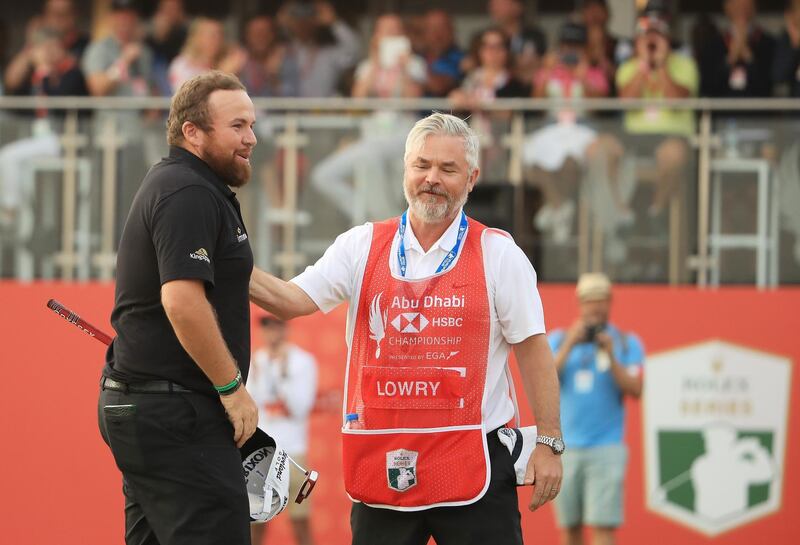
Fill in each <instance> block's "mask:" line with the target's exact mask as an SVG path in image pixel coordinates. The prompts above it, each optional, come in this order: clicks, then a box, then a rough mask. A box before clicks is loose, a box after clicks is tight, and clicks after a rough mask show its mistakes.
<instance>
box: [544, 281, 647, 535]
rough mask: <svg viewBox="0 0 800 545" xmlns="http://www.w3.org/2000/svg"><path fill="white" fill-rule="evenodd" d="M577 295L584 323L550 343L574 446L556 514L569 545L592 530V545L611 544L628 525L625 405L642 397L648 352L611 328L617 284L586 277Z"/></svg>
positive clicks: (564, 425) (566, 436)
mask: <svg viewBox="0 0 800 545" xmlns="http://www.w3.org/2000/svg"><path fill="white" fill-rule="evenodd" d="M576 294H577V297H578V305H579V308H580V318H578V320H576V321H575V323H574V324H573V325H572V326H571V327H570V328H569V329H568V330H566V331H564V330H556V331H554V332H552V333H551V334H550V335H549V337H548V340H549V342H550V348H551V349H552V350H553V353H554V354H555V363H556V367H557V369H558V372H559V379H560V383H561V422H562V428H563V434H564V440H565V441H567V442H569V444H570V446H571V448H570V450H569V451H567V452H565V453H564V456H565V459H564V480H563V485H562V488H561V493H560V494H559V496H558V498H557V499H556V514H557V518H558V525H559V526H560V527H561V529H562V532H563V536H562V541H561V542H562V543H564V544H567V545H577V544H580V543H582V537H581V536H582V533H583V526H589V527H591V528H592V534H593V535H592V543H594V544H596V545H600V544H611V543H614V532H615V530H616V528H617V527H619V525H620V524H621V523H622V519H623V517H622V490H623V483H624V475H625V466H626V462H627V456H628V455H627V448H626V446H625V444H624V443H623V438H622V436H623V428H624V420H625V409H624V404H623V398H624V396H625V395H630V396H632V397H634V398H638V397H639V396H640V395H641V393H642V373H641V369H642V363H643V361H644V348H643V347H642V343H641V341H640V340H639V339H638V337H636V336H635V335H633V334H631V333H625V332H622V331H621V330H619V329H618V328H617V327H615V326H613V325H611V324H610V323H609V322H608V317H609V311H610V308H611V282H610V281H609V280H608V278H607V277H606V276H605V275H604V274H601V273H587V274H583V275H581V277H580V279H579V280H578V287H577V289H576Z"/></svg>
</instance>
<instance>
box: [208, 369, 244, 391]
mask: <svg viewBox="0 0 800 545" xmlns="http://www.w3.org/2000/svg"><path fill="white" fill-rule="evenodd" d="M241 385H242V372H241V371H237V372H236V377H235V378H234V379H233V380H232V381H230V382H229V383H228V384H225V385H224V386H214V389H215V390H216V391H217V393H218V394H219V395H227V394H232V393H233V392H235V391H236V390H238V389H239V386H241Z"/></svg>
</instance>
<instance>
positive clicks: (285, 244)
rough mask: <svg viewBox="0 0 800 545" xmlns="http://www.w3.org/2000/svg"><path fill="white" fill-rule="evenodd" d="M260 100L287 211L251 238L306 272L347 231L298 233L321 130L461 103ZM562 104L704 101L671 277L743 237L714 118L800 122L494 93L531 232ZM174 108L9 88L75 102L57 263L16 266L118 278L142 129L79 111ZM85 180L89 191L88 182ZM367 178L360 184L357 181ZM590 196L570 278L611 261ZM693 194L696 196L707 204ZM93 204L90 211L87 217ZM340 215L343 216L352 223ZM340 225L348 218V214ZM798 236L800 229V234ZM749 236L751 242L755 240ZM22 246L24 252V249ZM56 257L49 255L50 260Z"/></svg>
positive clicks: (279, 261)
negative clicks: (731, 218) (727, 213)
mask: <svg viewBox="0 0 800 545" xmlns="http://www.w3.org/2000/svg"><path fill="white" fill-rule="evenodd" d="M253 102H254V104H255V106H256V109H257V110H258V111H259V112H260V116H259V117H260V119H259V121H258V124H259V125H264V124H266V125H268V126H269V130H270V131H272V132H271V133H270V134H267V135H263V134H262V136H261V141H262V145H263V142H264V140H267V141H268V142H269V143H270V145H272V146H274V147H275V148H276V150H277V151H278V154H277V155H276V157H277V156H280V158H281V162H282V167H281V168H280V169H279V174H280V177H281V178H280V181H279V183H278V184H277V185H278V186H279V187H280V189H281V192H282V194H283V200H282V203H281V205H280V212H281V213H280V214H277V216H279V219H277V220H269V221H266V220H264V217H263V216H264V212H263V208H261V207H259V209H260V210H261V212H260V213H259V214H257V217H256V222H257V223H256V224H257V225H258V226H259V227H261V229H259V232H258V233H256V236H253V237H251V240H252V241H253V243H254V246H255V247H256V249H257V250H258V251H257V256H258V257H259V261H260V262H261V264H262V265H264V264H265V263H269V264H272V265H273V268H274V269H275V270H277V271H279V272H280V274H282V275H283V276H291V275H293V274H295V273H296V272H297V271H298V269H299V268H300V267H301V266H302V265H303V264H304V263H307V262H308V261H309V260H310V259H312V258H313V257H314V256H315V255H318V254H319V251H320V249H321V248H323V247H324V246H325V245H326V244H327V243H328V242H330V241H331V240H332V239H333V237H334V236H335V235H336V234H337V232H328V233H326V236H327V239H326V238H325V237H319V236H317V237H316V239H315V238H314V237H313V236H309V235H305V236H301V234H300V233H299V232H298V221H300V223H304V220H302V218H303V217H304V216H303V215H302V214H301V215H298V211H299V208H300V204H299V203H300V196H301V195H300V194H301V192H302V191H303V189H302V185H301V183H302V178H303V177H304V175H307V174H308V172H307V171H308V169H309V168H310V167H311V166H313V165H301V163H300V161H299V160H298V158H299V156H300V155H301V154H303V153H304V149H305V148H307V147H308V146H309V145H310V144H313V141H314V140H315V139H316V137H317V136H319V135H320V134H323V133H324V132H325V131H331V130H333V131H335V130H339V131H348V132H349V133H352V132H353V131H357V130H358V127H359V125H360V121H361V120H362V119H364V118H366V117H367V115H368V114H370V113H372V112H375V111H387V110H393V111H406V112H412V113H416V112H421V111H430V110H440V111H449V110H451V106H450V104H449V103H448V102H447V101H446V100H440V99H419V100H405V99H397V100H378V99H349V98H333V99H288V98H286V99H283V98H282V99H254V101H253ZM559 107H570V108H575V109H580V110H585V111H590V112H622V111H628V110H641V109H648V108H659V109H664V108H669V109H676V110H691V111H694V112H696V114H697V118H698V121H699V122H698V123H697V127H698V129H697V132H696V134H694V135H693V136H692V137H691V138H690V139H689V143H690V144H691V146H692V148H693V149H694V152H695V154H696V157H697V161H696V165H697V170H696V172H697V174H696V178H694V181H695V182H696V184H694V183H693V184H691V185H690V192H689V193H686V194H683V195H679V194H675V195H674V196H673V199H672V204H671V206H670V213H669V227H668V230H667V233H666V234H667V235H668V236H667V238H668V245H667V248H668V251H667V254H668V260H667V261H668V266H667V269H668V273H667V274H666V279H667V280H668V281H669V282H670V283H672V284H678V283H685V282H687V281H690V280H692V276H693V275H694V277H695V279H696V282H697V284H698V285H699V286H707V285H711V284H715V283H717V282H719V278H720V277H719V270H720V259H721V258H720V249H721V248H723V249H724V248H726V247H733V246H731V245H732V244H734V242H731V241H734V239H731V238H728V239H725V238H724V235H723V234H722V233H721V232H720V228H721V227H720V223H719V216H714V215H713V214H714V210H717V211H719V207H720V206H721V205H720V201H718V200H715V199H719V194H718V193H714V192H713V191H712V189H713V188H715V187H716V188H718V189H719V188H721V185H720V182H719V181H718V180H719V177H720V176H721V175H722V172H723V170H724V169H723V168H721V167H720V166H719V165H720V163H719V162H715V158H716V157H718V156H719V148H720V147H721V145H722V138H721V135H720V134H718V133H715V130H714V124H713V121H714V119H715V117H716V116H727V117H734V118H736V117H740V116H741V117H742V118H743V119H752V115H753V113H754V112H755V113H758V114H762V115H763V116H764V119H763V122H764V124H768V125H771V126H781V127H782V128H789V127H791V125H792V124H793V123H794V121H793V117H797V118H798V125H800V100H794V99H770V100H750V99H744V100H732V99H686V100H659V101H651V100H633V99H587V100H584V101H581V102H575V101H568V102H558V101H555V102H554V101H551V100H545V99H503V100H496V101H494V102H492V103H490V104H487V105H486V106H485V108H483V110H484V111H486V112H510V113H511V115H510V119H509V120H508V121H507V122H505V123H504V124H503V126H504V133H503V134H497V135H495V137H496V138H495V139H494V140H495V142H499V143H500V144H499V145H497V147H498V149H501V150H503V153H504V154H505V155H504V159H503V160H504V161H505V165H504V173H503V176H502V181H503V182H505V183H506V184H507V185H508V187H509V189H510V191H511V193H512V194H513V198H512V200H511V202H512V204H511V206H510V209H509V210H507V212H508V214H510V216H511V218H512V221H511V222H510V225H511V229H512V231H513V232H514V234H515V235H517V236H519V237H520V238H524V236H523V235H522V233H524V232H525V231H526V228H527V225H528V222H529V221H530V217H528V215H527V212H526V208H525V197H526V187H525V169H524V167H523V161H522V156H523V153H522V150H523V145H524V141H525V136H526V126H527V125H530V124H532V123H533V124H536V123H537V121H536V120H535V119H534V120H533V121H531V119H532V118H534V117H535V115H536V114H537V113H539V114H541V113H544V112H550V111H553V110H554V109H557V108H559ZM168 108H169V100H168V99H165V98H111V97H108V98H92V97H74V98H70V97H52V98H39V97H0V115H8V114H12V113H13V112H15V111H19V110H28V111H31V110H41V109H47V110H50V111H54V110H65V111H66V115H65V116H64V122H63V123H61V124H60V125H61V126H62V129H61V130H60V134H59V137H60V142H61V149H62V152H61V157H62V161H61V163H60V167H59V168H60V170H61V173H62V187H61V191H60V192H59V194H60V205H61V212H60V216H61V224H60V226H59V229H58V231H59V233H58V234H59V236H60V249H59V250H58V251H57V252H55V253H54V254H53V255H51V256H49V259H50V261H49V265H48V266H44V265H42V266H41V267H40V269H41V270H40V271H39V272H37V271H36V270H35V269H34V268H33V267H32V266H30V263H29V262H30V259H28V265H25V262H26V259H20V260H17V261H15V263H16V264H15V265H14V266H11V267H9V266H6V267H5V271H6V274H8V272H7V271H8V270H9V269H13V270H14V272H13V273H12V274H13V275H14V276H17V277H19V278H22V279H29V278H31V277H34V276H47V275H49V274H54V273H52V272H51V273H48V272H47V271H48V270H51V271H52V270H53V269H55V268H57V269H58V270H59V274H58V276H59V277H61V278H62V279H64V280H73V279H76V278H77V279H79V280H85V279H88V278H94V277H96V278H100V279H103V280H108V279H111V278H113V272H114V261H115V254H114V251H115V246H116V239H117V236H118V232H119V226H120V224H121V221H122V218H121V217H120V213H119V212H121V208H122V209H125V210H126V209H127V207H126V206H120V202H121V201H120V199H121V196H120V195H119V194H118V190H119V180H118V177H119V175H118V172H119V164H118V160H119V158H120V153H124V152H120V149H124V144H123V142H124V140H125V137H126V136H127V137H128V138H130V137H131V135H130V134H126V133H129V132H130V130H131V128H130V127H129V126H117V124H116V122H115V118H114V117H113V116H95V117H96V119H97V120H102V124H101V126H99V127H98V126H95V125H96V124H93V125H92V128H91V129H88V128H87V127H88V124H86V123H83V124H81V123H80V122H79V113H78V112H79V111H80V112H82V113H81V115H84V114H85V113H86V112H109V111H116V112H120V111H129V112H136V111H161V112H162V116H163V113H164V112H165V111H166V110H167V109H168ZM156 117H157V116H156ZM81 119H82V118H81ZM603 123H606V124H609V123H612V120H611V118H609V117H608V115H606V117H604V118H603ZM613 124H616V125H619V126H620V128H621V123H620V119H619V118H617V119H615V120H614V121H613ZM160 127H163V117H162V118H161V119H160V120H159V121H157V122H154V124H153V125H152V126H151V128H150V129H149V131H150V132H151V133H152V134H158V131H161V132H162V133H163V131H162V130H161V128H160ZM23 132H24V131H23ZM90 132H91V134H92V135H93V136H94V138H93V141H94V145H93V146H92V147H90V146H89V144H88V142H87V136H90V135H89V134H88V133H90ZM261 132H264V131H261ZM162 145H163V144H162ZM400 152H402V150H401V151H400ZM81 160H83V161H84V163H85V161H86V160H88V161H90V163H91V164H92V165H94V167H95V168H94V169H92V174H91V178H92V181H91V183H92V184H94V185H96V188H95V190H94V194H95V197H94V198H95V200H96V201H97V205H96V208H97V210H96V211H92V210H91V209H92V207H91V206H81V204H82V203H81V202H79V201H80V199H85V198H87V196H86V192H85V189H86V188H85V187H84V185H85V183H86V181H85V180H84V177H85V176H87V175H86V173H85V172H83V173H81V172H82V171H81ZM759 160H762V163H759V165H761V166H759V167H758V168H762V167H763V168H769V167H770V164H774V162H773V163H770V159H767V158H765V159H759ZM742 164H743V163H742ZM765 165H766V166H765ZM740 167H741V168H740ZM725 168H729V169H730V168H733V169H734V171H737V170H736V169H737V168H739V170H738V171H737V172H741V171H742V170H741V169H742V168H744V170H745V171H746V170H747V169H746V168H745V167H742V166H741V165H739V166H737V165H733V166H732V167H731V165H730V164H729V165H728V166H727V167H725ZM763 168H762V170H763ZM304 170H305V172H304ZM767 176H768V177H769V176H772V174H771V173H768V174H767ZM762 177H763V176H762ZM32 179H33V180H34V181H33V182H31V183H34V184H35V171H34V178H32ZM495 181H498V180H495ZM398 183H399V180H398ZM759 183H760V184H761V185H760V186H759V191H760V192H761V193H759V198H758V199H756V202H754V203H752V207H751V208H752V216H753V217H754V218H756V217H757V218H758V225H757V229H758V233H757V236H756V235H754V236H755V238H754V239H753V240H754V241H755V242H754V243H753V246H752V247H753V249H755V250H756V252H755V255H756V260H757V261H758V262H757V263H756V264H755V265H756V267H755V269H756V273H757V274H756V275H755V276H756V278H755V280H756V282H757V284H758V285H759V286H760V287H767V286H773V285H776V284H777V283H778V280H779V278H778V274H777V269H778V266H779V264H778V258H777V253H778V246H779V245H778V233H779V227H778V220H777V216H778V210H777V204H778V196H777V185H776V184H774V183H772V184H771V185H769V184H767V183H766V182H764V183H762V182H759ZM82 184H84V185H82ZM765 184H766V185H765ZM81 187H83V189H84V192H81V190H80V188H81ZM359 187H360V186H359V185H358V184H356V188H357V190H358V188H359ZM361 189H363V187H361ZM765 192H766V193H765ZM581 195H582V197H581V199H580V200H579V202H578V218H577V234H576V237H575V240H574V241H572V242H571V244H572V246H569V247H568V249H567V252H571V251H573V250H570V249H569V248H574V254H575V259H574V260H572V261H574V268H573V269H572V270H571V272H567V273H565V275H564V276H566V277H574V276H575V275H577V274H578V273H580V272H583V271H587V270H600V269H603V268H604V267H605V264H604V257H603V256H604V253H603V248H604V245H606V242H607V241H605V240H604V237H606V235H607V233H605V232H604V230H603V228H602V226H601V225H600V223H601V222H600V218H598V217H596V214H593V212H592V203H591V202H586V199H587V198H588V197H587V196H586V195H585V192H582V193H581ZM98 197H99V198H98ZM693 203H696V206H695V205H694V204H693ZM83 204H85V203H83ZM123 204H127V203H123ZM798 205H800V203H798ZM690 206H691V207H696V214H693V217H695V219H696V226H695V228H694V229H691V230H690V229H689V227H688V226H687V225H686V224H685V221H684V220H685V219H686V218H687V210H688V209H689V207H690ZM86 214H89V215H90V216H91V217H88V218H87V217H85V215H86ZM356 216H358V214H356ZM299 218H300V219H299ZM357 219H358V221H361V220H363V219H370V218H363V217H357ZM315 221H316V218H315ZM333 223H334V224H335V223H336V222H333ZM339 223H340V224H341V222H339ZM339 226H340V227H341V225H339ZM251 230H253V226H251ZM340 230H341V229H340ZM265 231H278V233H277V234H276V235H275V236H274V237H272V238H275V239H276V240H278V241H279V242H280V250H275V249H272V248H271V247H270V244H267V243H266V242H264V241H263V240H259V236H265V237H266V233H265ZM687 232H693V233H694V235H693V236H694V238H695V240H696V242H695V245H696V251H695V252H694V253H693V254H692V255H690V253H689V252H688V249H687V247H686V246H687V244H686V240H685V239H686V233H687ZM0 236H5V245H6V248H5V254H4V253H3V252H4V248H3V247H2V246H0V259H2V258H3V255H6V256H7V255H8V254H14V253H19V252H18V251H19V250H20V245H21V244H24V243H25V241H21V240H19V239H14V236H13V235H8V234H6V235H0ZM797 236H798V237H800V233H798V235H797ZM737 240H738V239H737ZM741 240H742V241H744V242H746V241H745V240H744V239H741ZM748 240H749V239H748ZM2 242H3V239H2V238H0V243H2ZM726 244H728V246H726ZM748 244H749V243H743V246H742V247H750V246H748ZM303 245H305V246H306V248H307V251H305V252H303V251H301V250H302V248H301V246H303ZM765 245H766V246H765ZM308 248H310V250H308ZM21 253H23V254H24V250H23V251H21ZM28 258H30V256H28ZM45 261H47V260H46V259H45ZM2 264H3V262H2V261H0V273H2V272H3V270H4V269H3V268H2ZM20 264H22V265H20ZM21 269H24V270H21ZM692 271H693V272H692ZM545 279H546V276H545Z"/></svg>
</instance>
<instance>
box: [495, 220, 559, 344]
mask: <svg viewBox="0 0 800 545" xmlns="http://www.w3.org/2000/svg"><path fill="white" fill-rule="evenodd" d="M485 236H487V237H488V240H487V245H486V249H485V251H486V253H487V255H488V256H490V257H489V259H490V260H493V259H494V258H493V257H492V256H493V255H499V259H498V261H496V262H494V263H493V264H492V276H493V280H494V281H493V284H494V303H495V310H496V312H497V319H498V321H499V322H500V328H501V331H502V333H503V337H504V338H505V339H506V341H507V342H508V343H509V344H517V343H520V342H522V341H524V340H525V339H527V338H528V337H530V336H532V335H539V334H542V333H544V332H545V326H544V310H543V308H542V300H541V298H540V297H539V290H538V289H537V287H536V271H535V270H534V269H533V265H531V262H530V261H529V260H528V257H527V256H526V255H525V254H524V253H523V251H522V250H521V249H520V248H519V246H517V245H516V244H514V243H513V241H512V240H511V239H510V238H507V237H504V236H502V235H500V234H495V233H491V232H490V233H487V234H486V235H485Z"/></svg>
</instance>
